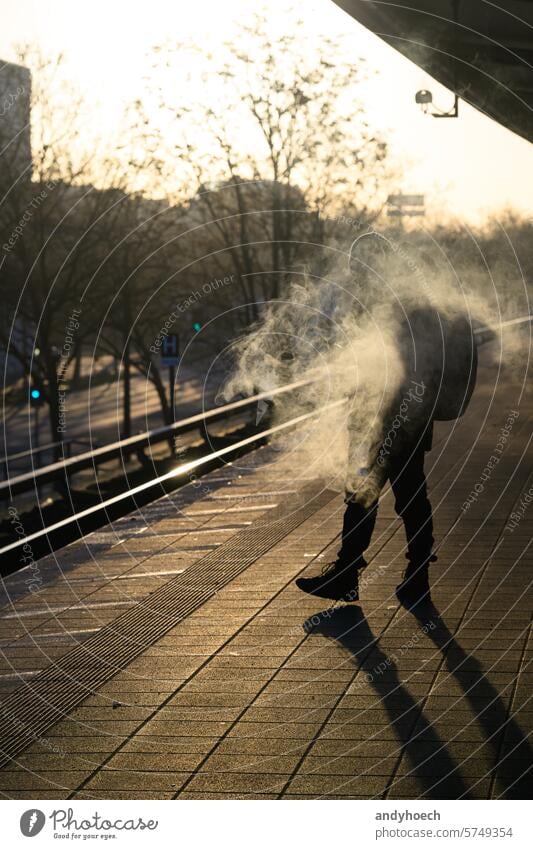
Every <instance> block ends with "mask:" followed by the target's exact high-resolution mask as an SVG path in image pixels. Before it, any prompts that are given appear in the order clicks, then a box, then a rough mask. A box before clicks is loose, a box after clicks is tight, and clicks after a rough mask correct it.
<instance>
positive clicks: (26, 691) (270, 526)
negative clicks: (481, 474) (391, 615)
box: [0, 484, 338, 767]
mask: <svg viewBox="0 0 533 849" xmlns="http://www.w3.org/2000/svg"><path fill="white" fill-rule="evenodd" d="M337 495H338V493H337V492H334V491H332V490H330V489H326V488H324V487H322V486H319V485H317V484H313V485H310V486H307V487H305V488H304V489H302V490H301V491H300V492H299V493H298V494H297V495H294V496H291V498H290V499H288V500H287V501H285V502H283V503H282V504H280V505H279V506H278V507H277V508H275V509H274V510H272V511H271V512H270V513H269V514H268V518H267V519H266V520H265V521H264V523H262V524H257V525H254V526H253V527H250V528H246V530H243V531H240V532H239V533H237V534H236V535H235V536H233V537H232V538H231V539H230V540H228V541H227V542H225V543H223V544H222V545H220V547H219V548H218V549H217V550H216V551H211V552H209V553H208V554H207V555H206V556H205V557H202V558H201V559H200V560H197V561H196V562H195V563H193V564H192V565H191V566H190V567H189V568H188V569H187V570H186V572H184V573H183V574H181V575H178V576H176V577H175V578H173V579H172V580H170V581H168V582H167V583H166V584H164V585H163V586H162V587H159V589H157V590H156V591H155V592H153V593H152V594H151V595H149V596H147V598H145V599H143V601H142V602H140V603H139V604H138V605H136V606H135V607H133V608H131V609H129V610H127V611H126V612H125V613H123V614H122V615H121V616H119V617H117V619H115V620H114V621H113V622H111V623H110V624H109V625H107V626H105V627H104V628H102V630H101V631H99V632H98V633H97V634H95V635H94V637H90V638H89V639H87V640H86V641H85V642H84V643H83V644H82V645H80V646H76V648H75V649H72V650H71V651H69V652H67V653H66V654H65V655H63V656H62V657H61V658H59V660H57V661H56V662H54V663H53V664H51V665H50V666H49V667H48V668H47V669H45V670H44V671H43V672H42V673H40V674H39V675H37V676H35V677H34V678H32V680H31V685H27V686H24V687H22V688H20V689H19V690H16V691H15V692H14V693H13V694H12V695H11V696H10V697H9V698H8V699H6V701H5V702H4V703H3V705H2V706H1V707H0V767H2V766H5V765H6V764H7V763H8V762H9V761H10V760H12V759H13V758H14V757H16V755H18V754H19V753H20V752H21V751H22V750H23V749H25V748H26V746H29V745H30V744H31V743H32V742H34V741H35V739H36V738H38V737H42V735H43V734H44V733H45V732H46V731H47V730H48V729H49V728H50V727H51V726H52V725H54V724H55V723H56V722H58V721H59V720H60V719H62V718H64V716H65V715H67V714H68V713H70V711H72V710H73V709H74V708H76V707H77V706H78V705H79V704H80V703H81V702H82V701H83V700H84V699H85V698H87V696H88V695H90V694H91V693H93V692H94V691H95V690H96V689H98V688H99V687H100V686H102V685H103V684H105V682H106V681H108V680H109V679H110V678H112V677H113V676H114V675H116V674H117V672H119V671H120V670H122V669H123V668H124V667H125V666H127V665H128V664H129V663H131V661H133V660H135V658H137V657H139V655H141V654H142V653H143V652H144V651H145V650H146V649H147V648H148V647H150V646H151V645H153V644H154V643H155V642H156V641H157V640H159V639H160V638H161V637H163V636H164V635H165V634H166V633H167V632H168V631H169V630H170V629H171V628H173V627H174V626H175V625H176V624H177V623H178V622H179V621H180V620H182V619H184V618H185V617H186V616H189V615H190V614H191V613H192V612H193V611H194V610H196V609H197V608H199V607H200V606H201V605H202V604H204V602H206V601H207V600H208V599H209V598H211V597H212V596H213V595H214V594H215V593H217V592H218V591H219V590H220V589H222V587H224V586H225V585H226V584H228V583H229V582H230V581H232V580H233V579H234V578H235V577H236V576H237V575H239V574H240V573H241V572H243V571H244V570H245V569H247V568H248V566H250V565H251V564H252V563H253V562H254V561H255V560H257V559H258V558H259V557H262V556H263V555H264V554H266V552H267V551H269V549H271V548H272V547H273V546H274V545H277V543H279V542H280V541H281V540H282V539H283V538H284V537H286V536H287V535H288V534H290V533H292V531H294V530H295V529H296V528H297V527H298V526H299V525H301V524H302V523H303V522H304V521H306V520H307V519H308V518H309V517H310V516H312V515H313V513H315V512H317V511H318V510H320V509H321V508H322V507H324V506H325V505H326V504H328V503H329V501H331V500H332V499H333V498H335V497H336V496H337ZM30 687H31V689H30Z"/></svg>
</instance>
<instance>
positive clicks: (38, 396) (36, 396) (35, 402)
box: [30, 386, 43, 407]
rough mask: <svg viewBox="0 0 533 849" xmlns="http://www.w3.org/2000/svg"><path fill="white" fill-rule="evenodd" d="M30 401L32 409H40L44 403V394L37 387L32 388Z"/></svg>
mask: <svg viewBox="0 0 533 849" xmlns="http://www.w3.org/2000/svg"><path fill="white" fill-rule="evenodd" d="M30 400H31V405H32V407H40V406H41V404H42V403H43V394H42V392H41V390H40V389H37V387H36V386H32V388H31V389H30Z"/></svg>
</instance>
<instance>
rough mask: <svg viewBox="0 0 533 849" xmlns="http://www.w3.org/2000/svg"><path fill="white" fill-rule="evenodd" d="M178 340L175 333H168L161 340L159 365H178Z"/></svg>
mask: <svg viewBox="0 0 533 849" xmlns="http://www.w3.org/2000/svg"><path fill="white" fill-rule="evenodd" d="M179 364H180V340H179V336H178V334H177V333H169V334H168V336H165V338H164V339H163V341H162V342H161V365H162V366H179Z"/></svg>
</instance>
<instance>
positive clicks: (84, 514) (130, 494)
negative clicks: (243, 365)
mask: <svg viewBox="0 0 533 849" xmlns="http://www.w3.org/2000/svg"><path fill="white" fill-rule="evenodd" d="M307 382H308V381H301V382H300V383H299V384H291V385H292V387H293V388H294V386H296V385H302V384H303V383H307ZM273 394H274V392H272V393H265V392H262V393H261V395H260V396H254V398H257V397H261V398H264V397H269V398H270V397H271V396H272V395H273ZM278 394H279V393H278ZM247 400H250V401H251V399H247ZM347 402H348V399H347V398H342V399H341V400H339V401H332V402H331V403H329V404H325V405H324V406H323V407H320V408H319V409H317V410H312V411H311V412H309V413H302V414H301V415H299V416H296V417H295V418H293V419H289V421H286V422H282V423H281V424H278V425H274V426H273V427H269V428H267V430H264V431H261V433H254V434H253V436H248V437H246V439H241V440H240V441H239V442H235V443H232V444H231V445H226V446H225V447H224V448H219V449H217V450H216V451H211V452H210V453H209V454H205V455H204V456H203V457H198V458H196V459H195V460H190V461H188V462H186V463H181V464H180V465H178V466H176V467H175V468H174V469H171V470H170V471H169V472H165V474H163V475H159V476H158V477H156V478H152V479H151V480H149V481H145V482H144V483H141V484H138V485H137V486H134V487H132V488H131V489H127V490H125V491H124V492H121V493H119V494H118V495H114V496H113V497H112V498H108V499H107V500H106V501H101V502H99V503H98V504H94V505H93V506H92V507H87V508H86V509H85V510H81V511H80V512H79V513H75V514H74V515H73V516H68V517H67V518H66V519H61V521H59V522H55V523H54V524H53V525H49V526H48V527H47V528H43V529H42V530H40V531H35V532H34V533H33V534H28V536H25V537H22V538H21V539H19V540H16V541H15V542H12V543H10V544H9V545H6V546H4V547H3V548H0V556H4V555H6V554H8V553H10V552H14V551H17V550H18V551H20V549H21V548H22V547H24V545H27V544H30V543H32V542H35V541H36V540H41V539H45V538H47V537H48V535H49V534H51V533H53V532H57V531H63V530H65V529H67V528H70V527H72V525H76V524H78V523H79V522H81V521H82V520H83V519H87V518H88V517H91V516H94V515H95V514H96V513H100V512H102V511H104V512H105V513H108V511H109V510H110V509H111V508H113V507H116V505H117V504H120V503H121V502H123V501H126V500H127V499H131V498H133V499H134V498H135V496H138V495H141V494H142V493H146V492H147V490H150V489H152V488H154V487H162V485H163V484H165V483H166V482H167V481H170V480H172V479H173V478H177V477H180V476H182V475H185V474H189V473H191V472H194V471H195V470H196V469H199V468H200V467H201V466H205V465H206V464H208V463H212V462H213V461H214V460H218V459H220V458H221V457H224V456H226V455H227V454H230V453H233V452H235V451H239V450H241V449H242V448H246V447H248V446H250V445H252V444H253V443H256V442H259V441H260V440H262V439H266V438H267V437H269V436H272V435H273V434H275V433H280V432H281V431H284V430H288V429H289V428H293V427H297V426H298V425H299V424H301V423H302V422H304V421H307V420H308V419H310V418H313V417H315V416H317V415H318V414H319V413H322V412H325V411H326V410H332V409H335V408H336V407H340V406H343V405H344V404H346V403H347ZM237 403H239V404H241V402H237ZM228 406H233V405H228Z"/></svg>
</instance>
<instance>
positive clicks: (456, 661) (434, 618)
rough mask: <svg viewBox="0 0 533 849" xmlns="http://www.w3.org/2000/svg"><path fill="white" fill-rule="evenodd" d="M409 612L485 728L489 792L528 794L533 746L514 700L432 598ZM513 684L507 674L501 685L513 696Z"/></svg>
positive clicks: (513, 796)
mask: <svg viewBox="0 0 533 849" xmlns="http://www.w3.org/2000/svg"><path fill="white" fill-rule="evenodd" d="M411 612H412V613H413V614H414V615H415V616H416V618H417V620H418V622H419V623H420V625H421V626H422V627H424V630H425V633H427V635H428V637H429V638H430V639H431V640H433V642H434V644H435V646H436V647H437V648H438V649H439V650H440V651H441V652H442V654H443V655H444V661H445V667H446V668H447V669H448V671H449V673H450V675H451V676H453V678H454V679H455V681H457V683H458V684H459V685H460V687H461V689H462V690H463V693H464V697H463V698H464V699H466V701H467V703H468V706H469V707H470V710H471V713H472V719H474V718H475V720H477V724H478V726H481V727H482V729H483V730H484V732H485V735H486V736H485V743H484V745H483V749H484V752H483V757H484V758H487V755H488V756H489V757H490V759H491V767H490V778H491V782H490V793H491V796H492V797H498V796H500V795H502V796H503V797H504V798H508V799H528V798H529V797H530V794H531V778H532V771H533V748H532V746H531V744H530V742H529V740H528V739H527V736H525V735H524V733H523V732H522V730H521V729H520V727H519V725H518V724H517V722H516V721H515V720H514V719H513V717H512V715H511V713H510V710H511V709H512V702H511V708H510V709H509V708H507V706H506V704H505V703H504V701H503V700H502V697H501V695H500V693H499V692H498V691H497V690H496V688H495V687H494V686H493V685H492V684H491V683H490V681H489V680H488V679H487V678H486V676H485V675H484V674H483V669H482V666H481V664H480V662H479V661H478V660H477V659H476V658H475V657H474V655H472V654H468V653H467V652H466V651H465V650H464V649H463V648H462V646H460V645H459V643H458V642H457V640H456V639H455V638H454V636H453V634H452V633H451V632H450V630H449V629H448V628H447V626H446V624H445V622H444V621H443V620H442V619H441V617H440V615H439V612H438V610H437V609H436V608H435V606H434V605H433V604H432V603H430V604H425V605H421V606H420V609H419V610H417V608H414V609H413V610H412V611H411ZM429 622H433V623H434V625H435V627H433V628H432V629H428V628H427V627H425V626H427V624H428V623H429ZM503 656H504V657H505V654H504V655H503ZM513 684H514V681H513V680H511V681H510V682H509V684H508V685H507V686H506V687H505V690H506V693H507V696H508V698H511V697H512V693H513V689H514V687H513ZM456 706H457V705H456ZM477 748H478V744H473V745H472V749H477ZM476 757H479V753H477V754H475V753H473V755H472V758H473V759H474V758H476ZM488 769H489V768H487V771H488Z"/></svg>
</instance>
